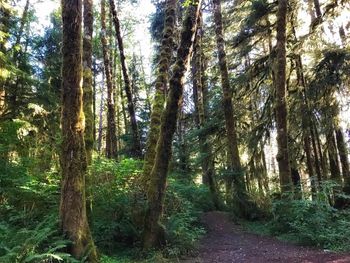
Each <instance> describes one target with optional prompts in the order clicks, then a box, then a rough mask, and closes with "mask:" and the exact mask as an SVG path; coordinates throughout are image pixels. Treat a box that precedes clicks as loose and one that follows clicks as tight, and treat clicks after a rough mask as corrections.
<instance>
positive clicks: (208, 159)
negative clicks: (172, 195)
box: [192, 14, 220, 209]
mask: <svg viewBox="0 0 350 263" xmlns="http://www.w3.org/2000/svg"><path fill="white" fill-rule="evenodd" d="M202 34H203V20H202V14H200V18H199V22H198V33H197V37H196V41H195V46H194V55H193V61H192V78H193V100H194V105H195V122H196V125H197V128H198V129H201V128H203V127H204V126H205V125H206V124H207V122H208V117H209V116H208V115H209V113H208V106H209V105H208V87H207V85H206V83H205V62H204V60H203V56H204V52H203V50H202ZM198 140H199V147H200V153H201V155H202V156H201V166H202V182H203V184H205V185H206V186H208V188H209V190H210V193H211V195H212V200H213V203H214V205H215V208H216V209H220V203H219V196H218V191H217V185H216V181H215V169H214V159H213V150H212V146H211V144H210V142H209V140H208V138H207V135H205V134H203V133H201V132H200V133H199V135H198Z"/></svg>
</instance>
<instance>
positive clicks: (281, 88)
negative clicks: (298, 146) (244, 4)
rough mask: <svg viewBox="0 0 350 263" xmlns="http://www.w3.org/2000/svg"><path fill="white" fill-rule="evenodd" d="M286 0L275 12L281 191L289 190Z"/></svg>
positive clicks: (278, 158)
mask: <svg viewBox="0 0 350 263" xmlns="http://www.w3.org/2000/svg"><path fill="white" fill-rule="evenodd" d="M287 9H288V0H279V1H278V12H277V43H276V71H275V89H276V98H275V114H276V128H277V145H278V154H277V157H276V158H277V162H278V169H279V178H280V185H281V191H282V192H286V191H288V190H290V189H291V188H290V187H291V186H290V184H291V169H290V162H289V154H288V127H287V103H286V23H287Z"/></svg>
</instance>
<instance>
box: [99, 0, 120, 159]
mask: <svg viewBox="0 0 350 263" xmlns="http://www.w3.org/2000/svg"><path fill="white" fill-rule="evenodd" d="M101 29H102V30H101V42H102V51H103V61H104V69H105V77H106V83H107V134H106V156H107V158H113V159H116V158H117V157H118V153H117V137H116V135H117V133H116V124H115V105H114V97H113V83H112V72H111V61H110V56H109V53H108V42H107V36H106V35H107V27H106V2H105V0H102V1H101Z"/></svg>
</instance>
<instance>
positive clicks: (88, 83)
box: [83, 0, 95, 165]
mask: <svg viewBox="0 0 350 263" xmlns="http://www.w3.org/2000/svg"><path fill="white" fill-rule="evenodd" d="M92 8H93V0H84V18H83V21H84V35H83V72H84V74H83V91H84V92H83V93H84V94H83V103H84V107H83V108H84V114H85V134H84V136H85V148H86V158H87V163H88V165H89V164H91V160H92V150H93V147H94V126H95V122H94V111H93V96H94V94H93V87H92V31H93V21H94V19H93V14H92V11H93V10H92Z"/></svg>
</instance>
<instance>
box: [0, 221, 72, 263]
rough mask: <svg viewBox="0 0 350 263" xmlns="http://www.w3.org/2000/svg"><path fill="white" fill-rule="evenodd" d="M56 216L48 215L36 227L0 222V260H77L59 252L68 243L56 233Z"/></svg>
mask: <svg viewBox="0 0 350 263" xmlns="http://www.w3.org/2000/svg"><path fill="white" fill-rule="evenodd" d="M57 226H58V224H57V218H55V217H53V216H48V217H47V218H46V219H45V220H43V221H42V222H41V223H40V224H38V225H37V227H35V228H33V229H29V228H15V227H13V226H11V225H9V224H7V223H5V222H0V262H3V263H22V262H23V263H25V262H48V261H50V262H52V261H53V260H55V261H57V262H77V261H75V260H74V259H73V258H72V257H71V256H70V255H69V254H67V253H63V252H60V251H62V249H64V248H66V247H67V245H68V244H69V242H68V241H66V240H64V239H62V238H61V237H59V236H58V235H57V229H58V227H57Z"/></svg>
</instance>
